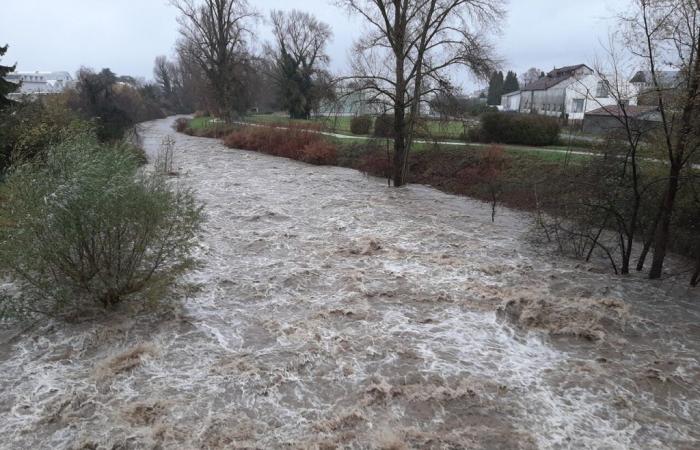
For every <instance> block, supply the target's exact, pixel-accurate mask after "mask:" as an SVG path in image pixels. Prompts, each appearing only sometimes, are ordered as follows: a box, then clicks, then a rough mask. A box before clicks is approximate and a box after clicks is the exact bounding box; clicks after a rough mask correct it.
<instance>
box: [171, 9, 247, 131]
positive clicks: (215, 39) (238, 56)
mask: <svg viewBox="0 0 700 450" xmlns="http://www.w3.org/2000/svg"><path fill="white" fill-rule="evenodd" d="M171 4H172V5H173V6H175V7H176V8H177V9H178V10H179V11H180V13H181V16H180V17H179V19H178V23H179V24H180V34H181V36H182V39H181V42H180V45H179V51H180V52H182V53H187V54H188V57H189V58H191V59H192V60H193V61H196V63H197V64H198V65H199V67H200V68H201V70H202V72H203V73H204V74H205V76H206V78H207V80H208V82H209V84H210V86H211V90H212V93H213V98H214V101H215V102H216V106H217V109H218V113H219V115H221V116H222V117H223V118H225V119H230V118H231V116H232V115H233V114H235V113H240V112H243V111H244V110H245V107H246V102H245V101H242V100H243V99H242V98H241V97H240V96H241V95H243V86H242V82H241V72H242V71H244V69H245V68H244V66H245V65H246V63H247V62H248V60H249V52H248V51H247V45H248V41H249V39H250V37H251V35H252V31H251V29H250V28H249V27H250V25H251V21H252V20H253V19H254V18H256V17H257V14H256V13H255V12H254V11H253V10H252V9H251V7H250V6H249V4H248V2H247V0H202V1H201V2H197V1H196V0H171ZM237 97H238V98H237Z"/></svg>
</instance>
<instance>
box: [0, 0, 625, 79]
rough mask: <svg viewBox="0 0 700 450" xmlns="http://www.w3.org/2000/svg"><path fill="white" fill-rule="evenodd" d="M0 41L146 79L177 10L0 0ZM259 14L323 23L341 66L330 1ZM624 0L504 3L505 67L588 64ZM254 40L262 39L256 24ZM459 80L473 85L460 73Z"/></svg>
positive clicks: (148, 4)
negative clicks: (296, 14)
mask: <svg viewBox="0 0 700 450" xmlns="http://www.w3.org/2000/svg"><path fill="white" fill-rule="evenodd" d="M2 1H3V3H4V4H3V6H2V14H1V15H0V45H3V44H4V43H8V44H10V50H9V51H8V53H7V55H6V56H5V57H4V58H3V61H2V62H3V63H10V64H12V63H14V62H17V63H18V70H24V71H33V70H67V71H70V72H71V73H73V72H75V71H76V70H77V69H78V68H79V67H80V66H88V67H93V68H95V69H101V68H103V67H109V68H111V69H112V70H113V71H115V72H116V73H118V74H125V75H126V74H128V75H134V76H141V77H145V78H151V71H152V66H153V59H154V58H155V57H156V56H157V55H161V54H167V55H170V54H171V53H172V48H173V44H174V42H175V40H176V39H177V23H176V21H175V19H176V16H177V13H176V11H175V9H174V8H173V7H171V6H169V5H168V2H167V1H166V0H61V1H54V0H21V1H9V0H7V1H6V0H2ZM251 4H253V5H254V6H255V7H256V8H257V9H258V10H259V11H260V12H261V13H263V15H265V16H267V15H268V13H269V11H270V10H271V9H292V8H296V9H300V10H304V11H308V12H311V13H313V14H315V15H316V16H317V17H318V18H319V19H321V20H323V21H325V22H327V23H329V24H330V25H331V26H332V28H333V31H334V35H335V36H334V39H333V41H332V42H331V43H330V44H329V53H330V55H331V57H332V61H333V62H332V69H333V70H334V71H336V72H342V71H343V70H344V69H345V68H346V67H347V59H348V58H347V52H348V49H349V48H350V46H351V44H352V41H353V39H354V38H355V37H357V36H358V34H359V33H360V32H361V29H362V27H361V23H360V22H359V21H358V20H357V19H354V18H349V17H348V16H347V15H346V14H345V12H344V11H341V10H339V9H338V8H336V7H335V6H332V5H331V2H330V0H251ZM627 4H628V1H627V0H587V1H585V2H583V1H580V0H510V2H509V4H508V6H507V9H508V17H507V19H506V20H505V21H504V23H503V26H502V30H501V31H502V34H501V35H500V36H498V37H496V44H497V48H498V52H499V55H500V56H501V57H502V58H503V59H504V60H505V65H504V69H506V70H507V69H514V70H515V71H516V72H517V73H518V74H520V73H522V72H524V71H525V70H527V69H528V68H529V67H532V66H535V67H539V68H541V69H544V70H550V69H551V68H552V67H554V66H564V65H570V64H577V63H591V62H592V60H593V59H594V57H595V55H596V53H600V42H601V41H605V39H606V36H607V33H608V30H609V28H610V26H614V22H613V21H611V18H612V17H613V16H614V15H615V14H616V13H617V12H619V11H620V10H622V9H624V8H625V7H626V5H627ZM259 29H260V33H259V40H260V41H264V40H266V39H267V38H268V36H269V31H268V30H267V27H266V25H265V24H263V23H261V24H260V25H259ZM463 85H464V86H465V87H467V88H473V87H474V85H475V83H474V81H473V80H471V79H469V78H468V76H467V75H466V74H465V75H464V81H463Z"/></svg>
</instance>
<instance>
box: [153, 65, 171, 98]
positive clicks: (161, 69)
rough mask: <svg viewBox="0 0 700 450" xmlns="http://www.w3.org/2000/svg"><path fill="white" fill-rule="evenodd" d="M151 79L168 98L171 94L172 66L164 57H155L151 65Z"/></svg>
mask: <svg viewBox="0 0 700 450" xmlns="http://www.w3.org/2000/svg"><path fill="white" fill-rule="evenodd" d="M153 79H154V80H155V82H156V84H157V85H158V87H160V89H161V91H162V92H163V95H164V96H165V97H166V98H169V97H171V96H172V94H173V84H174V83H173V82H174V80H173V65H172V63H170V62H169V61H168V58H166V57H165V56H163V55H161V56H157V57H156V59H155V61H154V63H153Z"/></svg>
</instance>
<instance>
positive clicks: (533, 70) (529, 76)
mask: <svg viewBox="0 0 700 450" xmlns="http://www.w3.org/2000/svg"><path fill="white" fill-rule="evenodd" d="M543 75H544V71H543V70H542V69H538V68H537V67H530V68H529V69H527V72H525V73H523V74H522V75H521V76H520V77H521V78H522V80H523V86H527V85H528V84H530V83H534V82H535V81H537V80H539V79H540V78H542V76H543Z"/></svg>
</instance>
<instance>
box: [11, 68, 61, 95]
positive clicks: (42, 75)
mask: <svg viewBox="0 0 700 450" xmlns="http://www.w3.org/2000/svg"><path fill="white" fill-rule="evenodd" d="M5 79H6V80H7V81H9V82H11V83H16V84H19V85H20V88H19V90H18V91H17V92H15V93H13V94H11V95H12V96H15V97H17V96H20V97H21V96H23V95H45V94H57V93H60V92H63V91H64V90H65V89H67V88H69V87H71V86H73V84H74V82H73V77H71V75H70V74H69V73H68V72H62V71H59V72H11V73H9V74H7V76H5Z"/></svg>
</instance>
